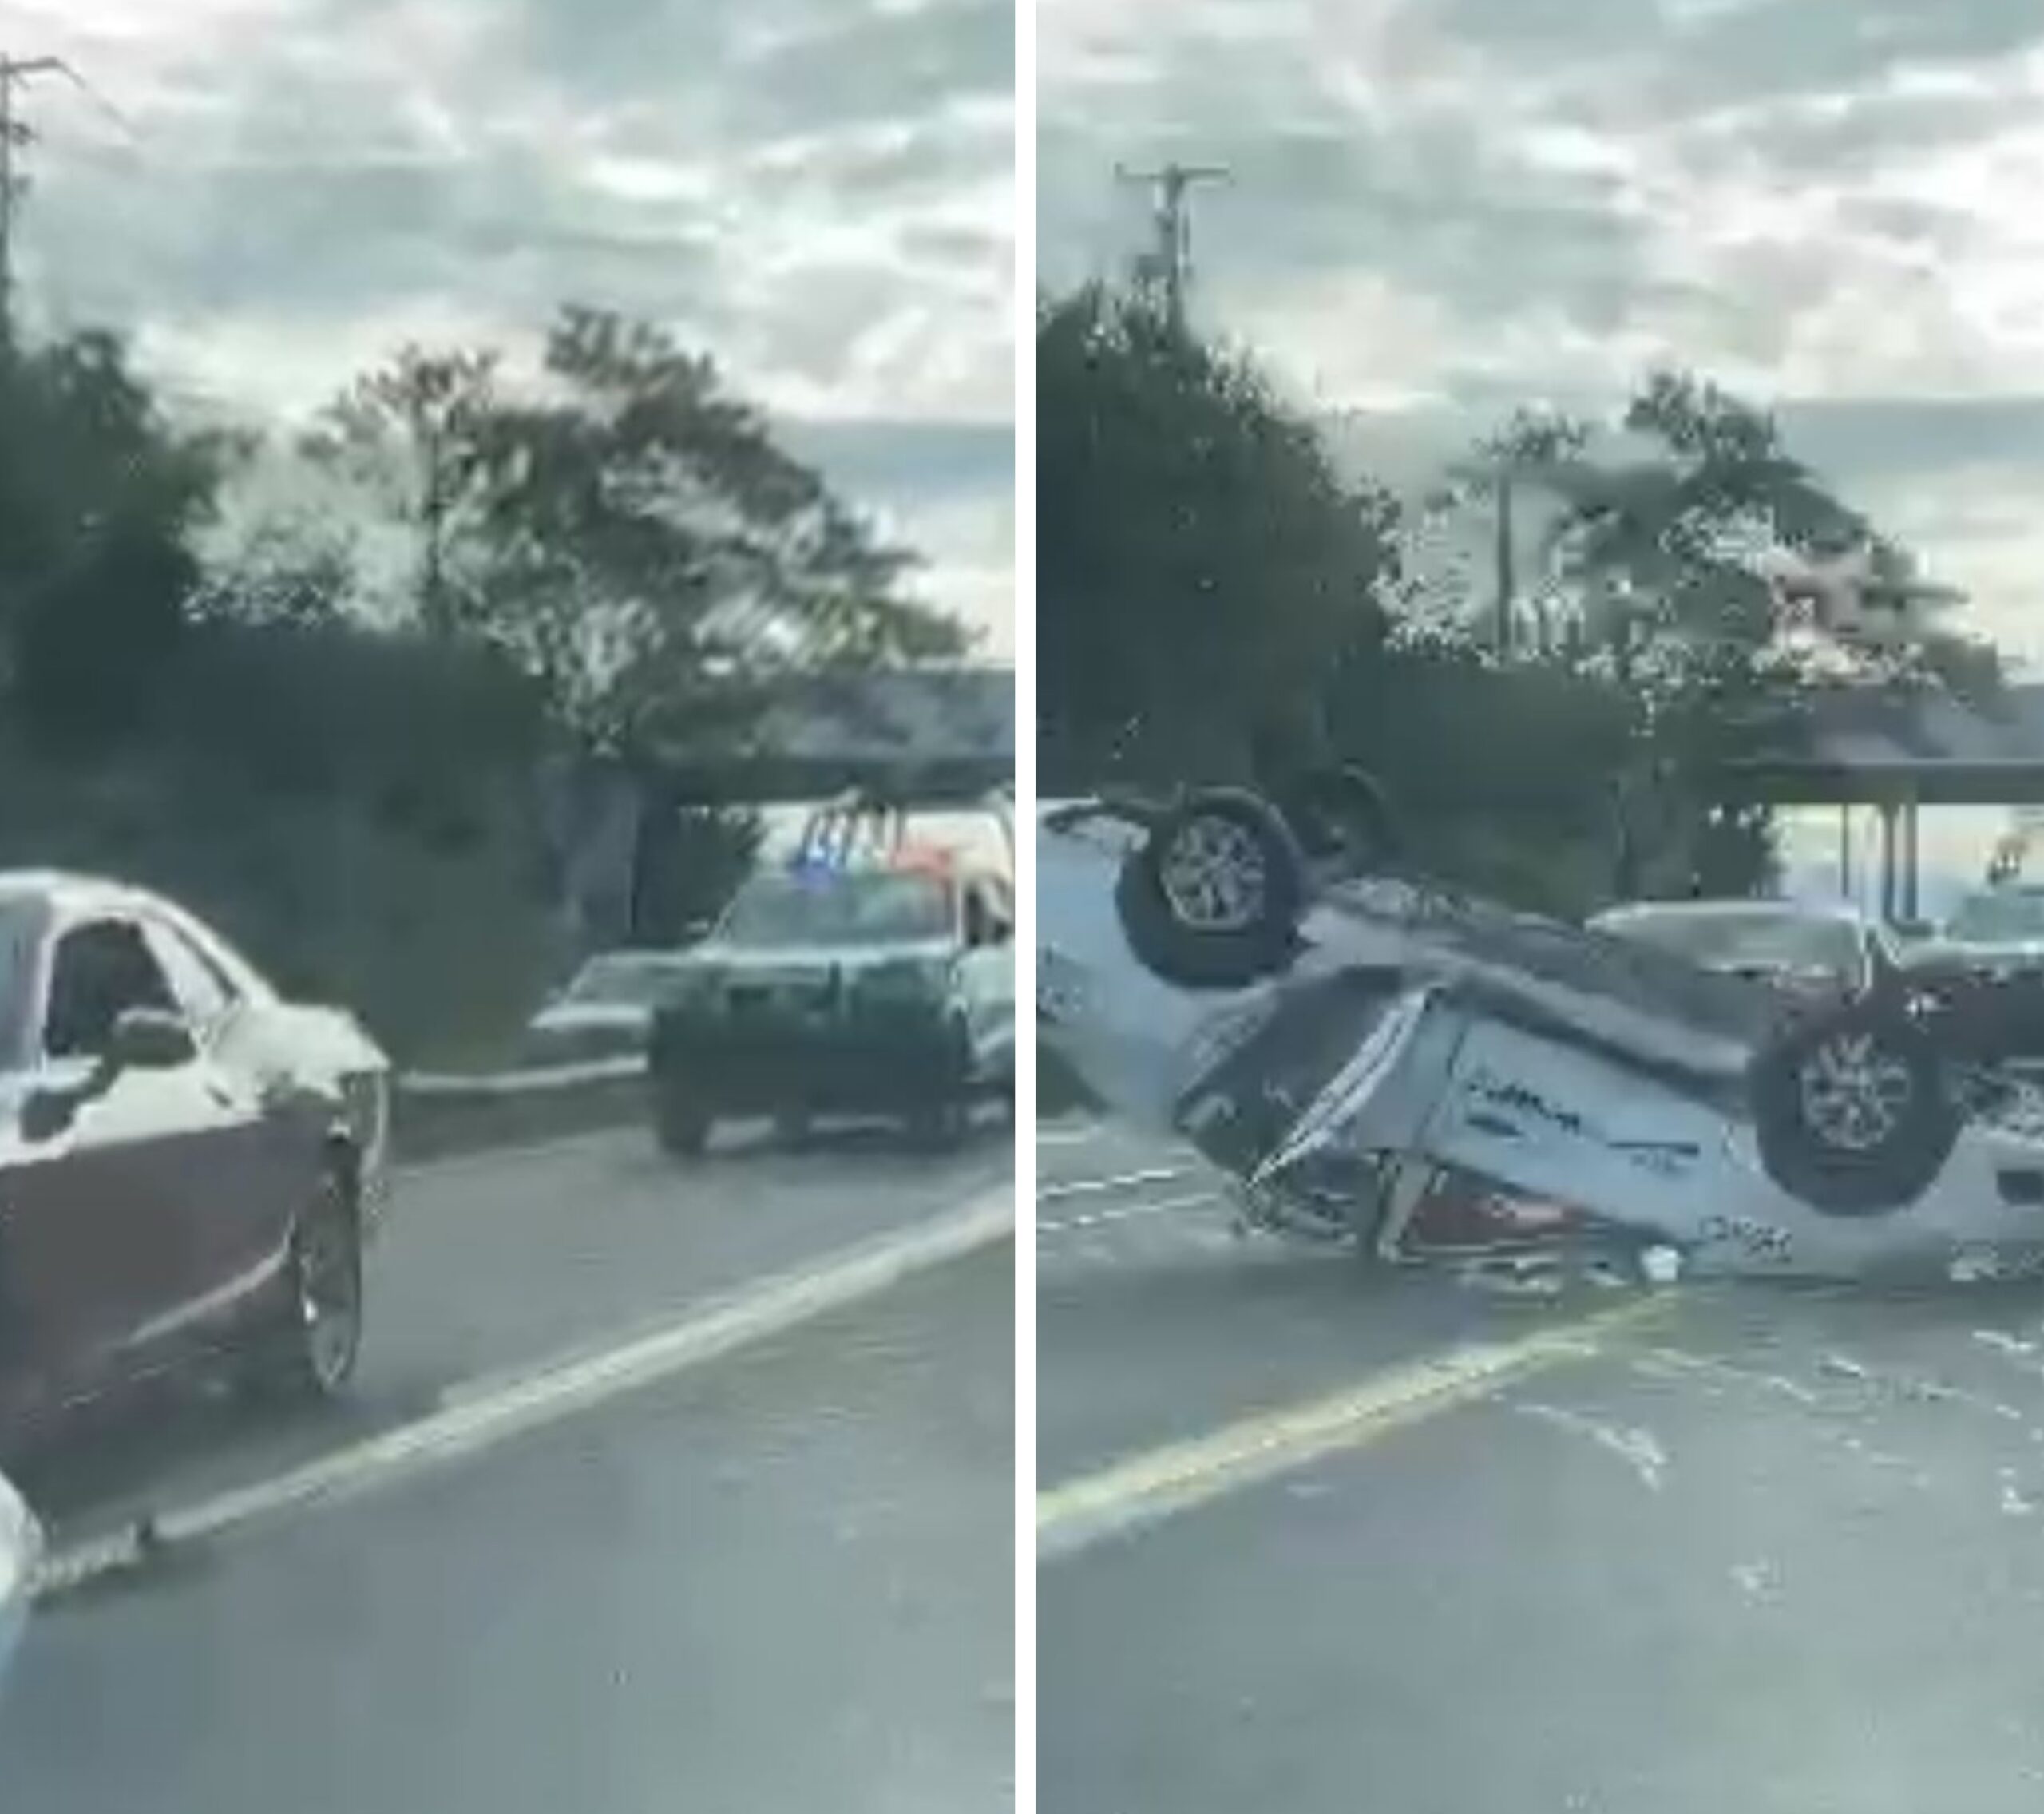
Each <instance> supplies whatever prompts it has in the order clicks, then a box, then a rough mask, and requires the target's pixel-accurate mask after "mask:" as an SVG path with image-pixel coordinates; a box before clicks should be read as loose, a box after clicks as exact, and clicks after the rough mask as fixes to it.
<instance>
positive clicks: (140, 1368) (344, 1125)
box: [0, 873, 390, 1442]
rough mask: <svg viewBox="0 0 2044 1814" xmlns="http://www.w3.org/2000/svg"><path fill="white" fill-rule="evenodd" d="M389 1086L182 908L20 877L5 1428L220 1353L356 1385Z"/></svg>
mask: <svg viewBox="0 0 2044 1814" xmlns="http://www.w3.org/2000/svg"><path fill="white" fill-rule="evenodd" d="M389 1087H390V1067H389V1063H388V1061H387V1060H386V1058H385V1056H384V1055H383V1053H382V1052H381V1051H380V1050H379V1049H378V1047H377V1046H376V1044H374V1041H373V1040H370V1038H369V1037H368V1036H367V1035H366V1033H364V1032H363V1031H362V1028H360V1026H358V1024H356V1022H355V1020H353V1019H352V1018H351V1016H348V1015H347V1014H346V1013H343V1012H339V1011H336V1010H334V1009H331V1008H313V1007H303V1006H297V1005H294V1004H289V1003H287V1002H285V1001H284V1000H282V999H281V998H280V997H279V996H278V994H277V992H275V990H274V989H273V988H271V986H270V985H269V984H267V982H266V981H265V980H263V978H262V977H261V976H259V974H258V973H257V972H255V969H254V968H252V966H251V965H250V964H248V962H247V961H246V960H244V958H243V957H240V954H239V953H236V951H235V950H234V949H232V947H231V946H229V945H228V944H227V943H226V942H225V941H224V940H222V939H221V938H220V937H219V936H218V935H217V934H216V933H213V932H212V930H211V929H209V928H208V927H206V926H205V925H202V924H201V923H200V922H199V921H197V920H196V919H194V918H193V917H192V916H191V915H189V914H188V913H184V911H183V910H182V909H179V908H177V907H176V906H174V905H172V904H171V903H170V902H168V901H164V900H163V899H161V898H160V897H156V896H155V895H153V894H150V893H146V892H145V891H143V890H141V889H134V888H130V887H126V886H124V885H120V884H117V883H113V882H109V881H95V880H91V879H88V878H84V877H73V876H63V875H52V874H41V873H0V1436H5V1437H6V1439H7V1440H9V1441H10V1442H14V1441H18V1440H21V1439H22V1437H24V1436H26V1435H28V1434H29V1433H30V1432H34V1431H39V1430H40V1429H41V1428H42V1427H43V1426H45V1425H46V1424H48V1423H49V1422H50V1420H51V1419H52V1418H53V1416H55V1415H56V1414H58V1413H61V1412H64V1411H65V1410H67V1409H69V1408H73V1407H75V1406H77V1405H78V1404H80V1403H81V1402H82V1401H85V1400H90V1399H93V1398H97V1397H99V1396H103V1395H105V1394H106V1393H108V1392H113V1391H115V1390H117V1389H118V1388H121V1387H124V1386H127V1385H131V1384H135V1383H137V1381H138V1380H140V1379H141V1378H142V1377H143V1376H149V1375H156V1374H161V1373H164V1372H167V1371H172V1370H176V1369H179V1368H185V1367H188V1366H192V1365H194V1364H199V1363H202V1362H203V1363H204V1364H207V1365H208V1366H210V1367H214V1368H217V1367H218V1366H219V1365H220V1363H221V1362H222V1361H223V1360H227V1361H232V1364H234V1365H235V1366H236V1368H238V1369H240V1371H241V1372H243V1373H244V1375H245V1376H248V1377H249V1378H250V1379H251V1380H254V1381H259V1382H260V1383H262V1384H265V1385H267V1386H272V1387H281V1388H283V1389H285V1390H287V1391H295V1392H303V1393H307V1394H311V1395H315V1396H320V1395H326V1394H329V1393H331V1392H336V1391H338V1390H339V1388H341V1387H342V1386H343V1384H345V1383H346V1381H347V1379H348V1378H349V1376H351V1373H352V1372H353V1370H354V1366H355V1356H356V1350H357V1348H358V1342H359V1336H360V1329H361V1309H362V1246H363V1242H364V1239H365V1236H366V1232H367V1230H368V1229H369V1227H370V1226H371V1225H372V1224H373V1222H374V1218H375V1216H376V1214H377V1213H378V1210H379V1207H380V1205H381V1202H382V1194H383V1190H384V1184H385V1179H386V1171H385V1148H386V1129H387V1127H388V1124H389V1112H388V1111H389Z"/></svg>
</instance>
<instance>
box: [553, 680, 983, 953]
mask: <svg viewBox="0 0 2044 1814" xmlns="http://www.w3.org/2000/svg"><path fill="white" fill-rule="evenodd" d="M1014 782H1015V674H1014V670H1013V669H1012V667H944V668H938V667H929V668H912V669H904V670H886V671H878V670H874V671H860V670H854V669H840V670H826V671H811V672H809V673H805V674H797V675H790V676H788V677H786V679H782V680H780V681H778V682H777V683H774V684H772V685H770V686H768V687H763V689H761V691H760V693H759V696H758V697H757V698H756V699H754V700H752V701H751V702H748V709H747V712H746V715H744V716H743V719H734V718H733V717H732V716H731V715H729V714H726V715H722V716H720V717H719V718H718V719H716V720H715V721H714V722H712V721H710V720H707V719H706V720H705V722H704V723H703V724H702V725H701V726H700V727H699V728H695V729H694V730H693V731H691V727H686V726H684V727H681V729H680V731H679V732H678V733H677V734H676V735H673V736H672V737H671V738H669V739H667V741H665V742H664V743H661V744H660V745H658V746H656V747H655V748H654V749H653V750H652V751H650V752H648V753H646V754H644V755H641V756H640V757H639V758H636V760H633V761H632V762H624V761H611V762H599V761H588V760H576V761H569V762H562V763H561V764H559V765H557V767H556V768H555V769H554V770H553V771H552V772H550V773H549V775H548V776H547V777H546V778H545V782H544V783H543V786H542V790H541V792H542V802H543V806H542V810H543V812H544V814H545V817H546V819H547V822H548V826H549V842H550V843H551V844H552V846H553V849H554V851H555V853H556V859H557V862H558V864H559V865H560V866H561V870H562V873H563V887H564V894H565V896H566V897H567V899H566V903H565V904H566V907H567V910H568V914H569V917H570V918H571V920H572V921H573V922H574V925H575V932H576V941H577V942H578V943H580V944H581V945H584V947H587V946H589V945H601V944H605V943H610V942H613V941H616V940H619V939H623V938H632V939H648V940H653V941H664V940H665V939H666V938H667V937H669V936H671V934H672V933H673V928H671V926H669V925H668V924H667V921H668V920H669V919H670V918H671V915H670V913H668V911H667V903H668V902H669V901H671V897H672V895H673V893H674V892H675V882H676V880H677V877H678V873H679V869H681V868H682V867H683V865H686V864H687V861H688V860H689V859H688V855H687V850H686V847H685V840H684V838H683V830H684V820H683V815H684V814H686V813H687V811H688V810H690V809H691V808H702V807H715V806H780V805H805V804H810V803H813V802H818V801H822V800H826V799H830V798H835V797H837V796H840V795H843V794H850V793H858V794H868V795H877V796H879V797H881V798H888V799H893V800H897V801H904V802H913V803H915V804H917V805H921V806H953V807H957V806H972V805H974V804H976V802H980V801H984V800H986V799H988V797H989V796H991V795H993V794H1008V795H1010V796H1012V791H1013V788H1014Z"/></svg>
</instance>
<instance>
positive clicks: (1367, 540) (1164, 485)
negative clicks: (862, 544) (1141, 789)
mask: <svg viewBox="0 0 2044 1814" xmlns="http://www.w3.org/2000/svg"><path fill="white" fill-rule="evenodd" d="M1036 436H1037V442H1036V462H1037V469H1036V501H1037V518H1038V529H1037V553H1036V560H1037V594H1038V602H1037V610H1036V659H1037V673H1038V675H1039V685H1040V695H1039V697H1040V725H1039V746H1040V749H1041V750H1042V751H1043V760H1044V763H1045V765H1046V772H1047V774H1048V775H1050V776H1052V777H1055V776H1056V774H1059V773H1060V772H1063V773H1064V774H1068V775H1069V776H1070V777H1071V778H1072V780H1073V781H1074V782H1076V783H1078V784H1080V785H1083V784H1085V783H1086V782H1087V781H1088V780H1089V779H1093V780H1097V779H1098V778H1099V773H1100V771H1101V770H1103V769H1104V768H1106V767H1107V766H1110V765H1111V764H1113V763H1115V762H1123V763H1126V764H1127V765H1129V766H1131V769H1132V770H1135V771H1136V772H1146V771H1147V772H1151V773H1154V774H1171V775H1177V776H1182V775H1185V774H1197V773H1205V774H1228V773H1230V772H1233V771H1238V770H1241V769H1242V768H1244V767H1246V766H1253V765H1254V763H1255V762H1256V760H1257V751H1258V747H1259V746H1261V747H1263V748H1266V749H1267V748H1270V747H1273V746H1274V745H1278V744H1283V745H1287V746H1290V747H1293V748H1294V749H1297V748H1300V747H1307V748H1309V747H1311V746H1313V744H1315V743H1317V742H1318V741H1319V740H1320V739H1321V734H1322V731H1323V728H1324V727H1321V726H1320V725H1319V724H1318V723H1317V722H1316V721H1315V714H1314V713H1313V710H1312V707H1313V702H1315V701H1316V700H1317V699H1319V698H1321V696H1322V693H1323V691H1324V687H1325V683H1326V681H1327V679H1328V678H1329V675H1330V674H1331V673H1333V671H1336V670H1337V668H1338V667H1340V666H1341V664H1343V663H1346V662H1350V661H1353V660H1356V659H1365V658H1366V657H1367V653H1368V652H1369V650H1370V649H1372V648H1374V647H1375V646H1376V645H1377V644H1378V643H1379V642H1380V640H1381V639H1382V637H1383V636H1384V631H1385V628H1386V624H1387V617H1386V612H1385V608H1384V602H1383V601H1384V595H1385V592H1386V591H1387V589H1388V586H1389V584H1390V583H1391V582H1392V580H1394V578H1395V576H1396V565H1397V563H1396V551H1395V544H1394V541H1393V533H1394V530H1395V528H1396V521H1397V513H1396V506H1395V505H1394V504H1393V503H1392V500H1391V499H1390V497H1388V495H1387V494H1386V493H1383V492H1381V491H1379V490H1377V489H1374V488H1371V487H1367V486H1365V487H1356V486H1353V485H1349V484H1347V483H1345V481H1343V480H1342V479H1341V477H1339V476H1338V475H1337V473H1336V472H1335V470H1334V469H1333V465H1332V464H1331V462H1330V461H1329V457H1328V455H1327V453H1326V451H1325V448H1324V447H1323V446H1322V444H1321V440H1320V438H1319V435H1318V434H1317V431H1316V430H1315V428H1314V427H1313V424H1312V423H1311V422H1309V420H1308V419H1306V418H1305V417H1304V416H1303V415H1301V414H1299V413H1297V412H1296V411H1294V410H1292V409H1290V408H1289V407H1288V406H1286V405H1285V404H1284V403H1283V402H1281V401H1280V400H1279V398H1278V396H1277V394H1276V393H1275V392H1274V389H1273V388H1272V386H1270V383H1269V382H1267V381H1266V379H1265V378H1264V377H1263V376H1262V374H1261V373H1260V372H1259V371H1258V369H1257V368H1256V367H1255V366H1254V364H1252V363H1251V362H1250V361H1249V360H1247V359H1246V358H1242V357H1239V356H1238V355H1235V354H1230V353H1226V352H1223V351H1219V350H1217V349H1216V348H1214V347H1210V346H1207V345H1205V344H1203V343H1200V342H1198V340H1196V339H1190V338H1188V337H1186V336H1183V335H1180V334H1178V333H1177V332H1175V331H1173V329H1172V328H1171V326H1170V324H1169V323H1166V322H1164V321H1163V320H1162V319H1159V317H1158V315H1156V314H1155V311H1152V310H1151V309H1149V308H1147V307H1144V306H1143V305H1142V304H1140V303H1134V302H1131V301H1130V300H1129V299H1127V298H1125V297H1123V296H1121V295H1117V294H1115V293H1113V292H1111V291H1106V290H1103V289H1099V288H1095V289H1089V290H1086V291H1080V292H1079V293H1078V294H1076V295H1071V296H1067V297H1064V298H1062V299H1056V300H1052V301H1047V302H1046V303H1044V305H1043V306H1042V307H1041V308H1040V311H1039V315H1038V319H1037V325H1036Z"/></svg>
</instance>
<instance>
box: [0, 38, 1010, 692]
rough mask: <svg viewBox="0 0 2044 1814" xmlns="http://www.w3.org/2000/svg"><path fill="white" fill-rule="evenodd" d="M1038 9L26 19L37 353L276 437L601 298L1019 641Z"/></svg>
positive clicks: (30, 268)
mask: <svg viewBox="0 0 2044 1814" xmlns="http://www.w3.org/2000/svg"><path fill="white" fill-rule="evenodd" d="M1013 38H1014V20H1013V11H1012V3H1011V0H0V50H6V51H7V52H8V53H10V54H12V55H14V56H17V57H28V56H35V55H41V54H50V55H56V56H60V57H65V58H67V59H69V61H71V62H73V64H75V65H76V66H77V68H78V69H80V70H81V72H82V73H84V74H85V76H86V77H88V78H89V80H90V81H91V82H92V84H93V86H94V87H95V88H96V89H97V90H98V91H99V93H101V94H103V95H104V96H105V97H108V99H109V100H110V101H111V102H112V103H113V107H114V108H115V109H117V110H118V113H119V114H120V115H121V118H122V120H124V121H125V122H126V125H125V126H124V125H122V124H121V123H118V122H117V121H116V120H114V119H113V118H112V117H109V114H108V113H107V112H106V111H105V110H104V109H101V107H99V106H98V105H96V104H95V103H94V102H93V101H91V100H90V99H89V98H88V97H85V96H83V95H81V94H80V93H77V92H76V91H75V90H74V89H71V88H69V87H68V86H66V85H64V84H63V83H61V81H47V82H44V83H40V84H38V85H37V86H36V87H35V88H34V90H33V91H32V98H31V102H30V107H31V117H32V119H33V121H34V125H36V127H37V129H38V131H39V132H40V133H41V134H42V143H41V144H40V145H38V147H37V148H36V149H35V151H34V160H33V165H32V169H33V173H34V179H35V182H36V188H35V190H34V194H33V195H32V196H31V198H30V204H29V207H28V208H27V210H26V213H25V216H24V218H23V221H22V244H21V248H20V250H21V267H22V285H23V295H22V307H23V311H24V314H25V315H26V317H27V319H28V320H29V321H30V323H31V325H32V326H53V327H69V326H74V325H79V324H84V323H112V324H114V325H116V326H118V327H123V328H125V329H128V330H129V331H132V332H133V334H134V335H135V337H136V339H137V344H138V347H139V348H140V349H141V353H142V354H143V356H144V358H145V360H146V361H147V362H148V364H149V366H150V368H151V369H152V370H153V371H155V372H156V373H157V374H160V375H161V376H162V377H164V378H165V379H166V381H167V382H169V383H170V384H172V385H173V386H175V387H176V389H177V390H178V391H180V393H182V394H185V395H187V396H190V397H192V398H202V399H204V400H205V401H207V402H211V403H213V404H215V405H225V406H229V407H231V408H233V409H236V410H242V411H245V412H247V413H249V414H254V415H260V416H265V417H277V416H284V415H289V414H294V413H297V412H302V411H303V410H307V409H309V408H311V406H315V405H316V404H317V403H318V402H320V401H321V400H323V398H325V397H327V395H329V394H331V393H332V392H333V391H334V390H336V389H337V388H338V387H339V386H340V385H342V384H343V382H345V381H346V380H347V378H349V377H350V376H351V374H353V373H354V372H355V370H358V369H360V368H362V366H366V365H367V364H370V363H372V362H374V361H375V360H376V359H377V358H378V357H379V356H380V355H381V354H384V353H385V352H386V351H389V350H390V348H391V347H393V346H394V345H395V344H396V343H398V342H400V341H402V340H403V339H406V338H408V337H410V338H419V339H426V340H428V341H431V342H437V341H442V340H457V341H474V340H488V341H492V342H495V343H500V344H502V345H505V346H506V347H512V348H517V347H521V345H522V346H526V347H531V346H533V345H536V343H537V336H538V334H539V331H541V329H542V328H543V327H544V326H545V323H547V321H548V320H549V318H550V317H551V316H552V315H553V313H554V312H555V311H556V309H557V307H558V305H560V304H561V303H564V302H567V301H571V300H572V301H578V302H583V303H592V304H596V305H599V306H607V307H618V308H621V309H623V310H625V311H628V312H631V313H633V314H637V315H644V316H646V317H648V318H649V319H656V320H658V321H660V322H662V323H665V324H667V325H668V326H669V327H672V328H673V329H674V330H675V331H676V332H677V333H678V334H679V335H681V336H682V337H683V339H685V340H686V341H687V342H688V343H691V344H692V345H695V346H697V347H702V348H703V349H705V350H707V351H711V352H712V353H714V354H715V355H716V356H717V357H718V358H719V360H720V361H721V362H723V365H724V366H725V367H726V369H727V371H728V373H729V374H731V377H732V378H733V379H734V380H735V382H737V383H738V385H739V386H740V387H741V388H742V389H743V391H744V392H745V393H746V394H747V395H749V396H750V397H751V398H752V399H753V400H754V401H755V402H759V403H760V404H762V405H763V406H765V407H767V409H769V410H771V411H772V412H774V414H775V415H776V416H777V417H778V418H779V419H781V420H782V422H783V423H784V425H785V428H786V436H787V438H788V440H789V441H790V443H791V445H793V446H794V447H795V448H796V449H797V450H798V451H799V452H801V453H802V454H804V455H805V456H806V457H810V458H811V459H813V460H814V461H817V462H818V463H819V464H821V465H822V466H823V468H824V469H825V470H826V473H828V474H829V475H830V477H832V478H833V479H834V480H835V481H837V482H838V485H839V487H840V489H842V490H843V491H845V492H846V493H847V495H849V496H850V497H853V498H854V500H856V501H858V502H860V503H862V504H864V505H866V506H867V507H868V508H869V509H873V510H874V511H876V512H878V513H882V514H883V516H884V517H885V521H886V522H887V523H888V525H889V527H890V528H892V529H894V530H896V531H897V533H899V534H900V535H901V537H903V538H904V539H905V540H907V541H910V542H911V543H912V544H913V545H917V546H918V547H920V548H921V549H923V550H924V551H925V553H926V554H927V555H928V556H929V558H930V560H932V562H933V572H931V574H930V575H929V577H928V579H927V580H926V581H925V589H927V590H928V591H929V592H930V593H931V594H932V596H934V597H936V598H937V599H938V600H940V601H941V602H944V603H946V604H949V605H951V606H953V608H957V609H960V610H961V612H964V613H965V614H966V615H969V616H970V617H971V618H972V620H974V621H975V622H976V623H977V624H980V625H982V626H984V627H985V628H987V629H988V631H989V632H991V635H992V648H994V649H996V650H997V651H1000V652H1005V651H1007V650H1008V649H1010V648H1012V610H1013V592H1012V543H1013V519H1012V469H1013V461H1012V420H1013V404H1012V392H1013V375H1012V374H1013V365H1012V358H1013V354H1012V346H1013V326H1012V307H1013V304H1012V298H1013V286H1014V281H1015V279H1014V270H1013V232H1012V218H1013V208H1014V200H1013V194H1014V192H1013V149H1012V148H1013V130H1014V127H1013V120H1014V113H1013V80H1014V77H1013V59H1012V46H1013Z"/></svg>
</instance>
